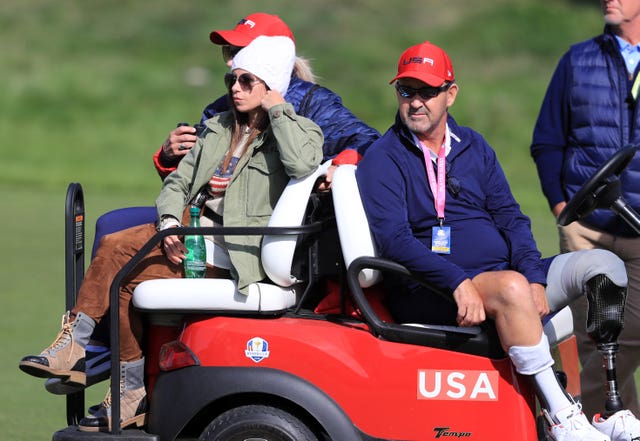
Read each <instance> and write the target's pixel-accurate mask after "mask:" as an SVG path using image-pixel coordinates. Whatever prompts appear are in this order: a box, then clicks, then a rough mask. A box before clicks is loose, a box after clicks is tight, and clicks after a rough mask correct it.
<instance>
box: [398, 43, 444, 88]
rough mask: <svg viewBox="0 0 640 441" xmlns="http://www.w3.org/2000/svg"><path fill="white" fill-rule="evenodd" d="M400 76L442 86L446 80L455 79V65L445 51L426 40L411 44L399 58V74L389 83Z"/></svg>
mask: <svg viewBox="0 0 640 441" xmlns="http://www.w3.org/2000/svg"><path fill="white" fill-rule="evenodd" d="M399 78H415V79H417V80H420V81H423V82H425V83H427V84H428V85H429V86H434V87H438V86H442V84H443V83H444V82H445V81H453V80H454V76H453V66H452V65H451V60H450V59H449V56H448V55H447V53H446V52H445V51H443V50H442V49H440V48H439V47H438V46H436V45H433V44H431V43H429V42H428V41H425V42H424V43H420V44H417V45H415V46H411V47H410V48H409V49H407V50H406V51H404V52H403V53H402V55H401V56H400V60H398V74H397V75H396V76H395V77H393V79H392V80H391V81H389V84H391V83H393V82H394V81H396V80H397V79H399Z"/></svg>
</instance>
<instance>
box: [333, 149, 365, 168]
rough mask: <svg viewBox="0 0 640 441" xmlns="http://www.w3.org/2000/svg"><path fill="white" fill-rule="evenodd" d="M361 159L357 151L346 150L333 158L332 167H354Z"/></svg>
mask: <svg viewBox="0 0 640 441" xmlns="http://www.w3.org/2000/svg"><path fill="white" fill-rule="evenodd" d="M361 159H362V155H361V154H360V153H358V151H357V150H352V149H347V150H343V151H341V152H340V153H338V154H337V155H336V157H335V158H333V161H331V164H332V165H345V164H352V165H356V164H357V163H358V162H360V160H361Z"/></svg>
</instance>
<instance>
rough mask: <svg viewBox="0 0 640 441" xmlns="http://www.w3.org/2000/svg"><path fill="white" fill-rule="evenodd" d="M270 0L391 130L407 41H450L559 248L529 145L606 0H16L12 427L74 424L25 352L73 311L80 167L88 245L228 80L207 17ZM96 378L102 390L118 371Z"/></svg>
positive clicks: (471, 117)
mask: <svg viewBox="0 0 640 441" xmlns="http://www.w3.org/2000/svg"><path fill="white" fill-rule="evenodd" d="M256 10H263V11H267V12H272V13H277V14H279V15H280V16H281V17H283V18H284V19H285V20H286V21H287V22H288V23H289V24H290V26H291V28H292V29H293V31H294V33H295V35H296V43H297V47H298V52H299V53H300V54H302V55H304V56H307V57H310V58H311V59H312V63H313V66H314V68H315V71H316V73H317V74H318V75H319V76H320V78H321V80H320V82H321V84H323V85H325V86H327V87H329V88H331V89H332V90H334V91H336V92H337V93H339V94H340V95H341V96H342V97H343V99H344V102H345V103H346V105H347V106H348V107H350V108H351V109H352V110H353V111H354V113H356V114H357V115H358V116H360V117H361V118H362V119H363V120H364V121H366V122H367V123H369V124H370V125H371V126H373V127H375V128H377V129H378V130H380V131H385V130H386V128H387V127H388V126H389V124H390V123H391V122H392V120H393V116H394V113H395V97H394V93H393V89H391V87H390V86H388V84H387V83H388V80H389V79H390V78H391V77H392V76H393V74H394V69H395V64H396V61H397V58H398V56H399V54H400V53H401V52H402V50H404V49H405V48H406V47H408V46H410V45H412V44H415V43H418V42H420V41H423V40H430V41H432V42H434V43H436V44H438V45H441V46H443V47H444V48H446V49H447V51H448V52H449V54H450V56H451V58H452V60H453V64H454V67H455V69H456V78H457V81H458V83H459V85H460V87H461V92H460V94H459V98H458V101H457V103H456V105H455V107H454V108H453V109H452V113H453V115H454V116H455V117H456V119H457V120H458V122H459V123H461V124H464V125H469V126H472V127H474V128H476V129H477V130H479V131H480V132H481V133H483V134H484V135H485V137H486V138H487V140H488V141H489V143H490V144H491V145H492V146H493V147H494V148H495V149H496V151H497V152H498V156H499V158H500V160H501V161H502V164H503V167H504V169H505V172H506V174H507V177H508V178H509V180H510V182H511V184H512V187H513V191H514V193H515V194H516V197H517V198H518V200H519V201H520V203H521V205H522V207H523V210H524V211H525V212H526V213H527V214H528V215H529V216H530V217H531V218H532V222H533V228H534V234H535V236H536V238H537V240H538V242H539V246H540V248H541V249H542V250H543V252H544V254H546V255H549V254H552V253H554V252H555V251H556V249H557V245H556V231H555V226H554V223H553V220H552V218H551V215H550V214H549V212H548V209H547V207H546V202H545V201H544V198H543V197H542V194H541V192H540V189H539V185H538V180H537V176H536V173H535V168H534V165H533V162H532V161H531V159H530V157H529V152H528V147H529V142H530V138H531V131H532V128H533V124H534V122H535V118H536V116H537V112H538V109H539V106H540V102H541V100H542V96H543V94H544V90H545V88H546V85H547V82H548V80H549V78H550V76H551V74H552V72H553V69H554V67H555V64H556V62H557V60H558V58H559V57H560V56H561V54H562V53H563V52H564V51H565V50H566V49H567V48H568V46H569V45H570V44H572V43H574V42H577V41H580V40H583V39H586V38H588V37H590V36H592V35H595V34H597V33H599V32H601V29H602V22H601V16H600V13H599V10H598V7H597V2H593V1H575V0H574V1H570V0H556V1H554V2H540V1H537V0H485V1H482V2H481V1H478V0H475V1H474V0H446V1H445V0H441V1H436V0H420V1H405V2H399V1H395V0H392V1H389V0H367V1H365V0H308V1H305V2H296V1H293V0H270V1H269V0H267V1H263V2H259V6H257V4H256V2H254V1H249V0H234V1H233V2H232V1H227V2H221V1H211V0H210V1H204V0H194V1H184V0H155V1H141V0H139V1H133V0H102V1H82V0H58V1H55V2H52V1H47V0H4V1H3V2H1V3H0V36H1V37H2V38H0V53H2V62H1V63H0V78H1V79H2V81H1V82H0V96H2V99H1V100H0V136H1V138H0V139H2V140H3V142H2V144H1V145H0V152H1V157H2V160H1V161H2V169H3V173H2V174H1V175H0V198H1V201H2V205H3V212H4V213H5V214H4V218H5V228H4V229H3V234H2V243H3V244H4V246H3V252H4V253H3V254H4V258H3V264H2V265H1V269H0V271H1V280H2V288H1V293H2V294H1V295H2V305H3V306H4V307H5V310H6V312H7V315H6V316H5V317H4V319H3V320H2V321H1V323H0V337H2V341H3V342H4V344H3V347H4V348H5V356H3V360H4V363H2V365H1V366H0V403H1V404H0V428H1V429H0V430H1V432H2V434H1V435H0V438H2V439H7V440H14V441H22V440H25V441H26V440H46V439H50V437H51V434H52V433H53V431H54V430H56V429H58V428H61V427H62V426H64V425H65V417H64V401H63V400H62V399H61V398H59V397H55V396H52V395H50V394H48V393H46V392H45V391H44V388H43V387H42V381H40V380H36V379H33V378H31V377H28V376H26V375H24V374H22V373H20V372H19V371H18V368H17V364H18V361H19V359H20V358H21V357H22V356H23V355H26V354H27V353H33V352H37V351H39V350H40V349H42V348H43V347H44V346H46V345H47V344H49V343H50V342H51V340H52V339H53V337H54V336H55V334H56V332H57V331H58V329H59V321H58V320H59V317H60V315H61V314H62V313H63V289H64V273H63V265H64V261H63V208H64V197H65V191H66V188H67V185H68V184H69V182H80V183H82V185H83V187H84V191H85V196H86V207H87V238H88V239H89V240H88V244H87V246H89V247H90V246H91V240H92V239H91V238H92V234H93V227H92V225H93V222H95V219H96V218H97V217H98V216H99V215H100V214H102V213H103V212H105V211H107V210H110V209H114V208H118V207H122V206H128V205H151V204H152V203H153V201H154V200H155V197H156V195H157V192H158V190H159V184H160V181H159V179H158V177H157V175H156V173H155V170H154V169H153V167H152V164H151V155H152V153H153V152H154V151H155V150H156V149H157V147H158V146H159V145H160V144H161V143H162V141H163V140H164V138H165V137H166V134H167V133H168V132H169V130H170V129H171V128H172V127H174V126H175V124H176V123H177V122H178V121H189V122H195V121H197V120H198V119H199V118H200V112H201V109H202V108H203V107H204V106H205V105H206V104H208V103H209V102H210V101H211V100H212V99H213V98H215V97H217V96H219V95H220V94H221V93H222V92H223V88H222V75H223V73H224V70H225V69H224V66H223V64H222V60H221V57H220V54H219V51H218V50H217V48H215V47H214V46H212V45H211V44H210V43H209V41H208V33H209V32H210V30H211V29H213V28H217V29H220V28H223V29H224V28H230V27H232V26H233V25H234V23H235V22H236V21H237V20H238V19H239V18H240V17H242V16H244V15H246V14H247V13H250V12H254V11H256ZM93 389H95V390H92V391H90V392H89V394H88V401H89V403H90V404H92V403H93V402H95V401H98V400H100V399H102V395H103V393H104V392H105V389H106V385H105V387H96V388H93Z"/></svg>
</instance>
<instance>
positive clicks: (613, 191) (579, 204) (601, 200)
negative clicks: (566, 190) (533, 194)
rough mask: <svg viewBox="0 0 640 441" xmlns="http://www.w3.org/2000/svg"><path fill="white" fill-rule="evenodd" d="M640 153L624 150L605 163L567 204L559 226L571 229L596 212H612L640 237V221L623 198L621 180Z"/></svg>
mask: <svg viewBox="0 0 640 441" xmlns="http://www.w3.org/2000/svg"><path fill="white" fill-rule="evenodd" d="M637 150H638V147H633V146H628V147H624V148H623V149H621V150H618V151H617V152H616V154H615V155H613V156H612V157H611V158H610V159H609V160H608V161H607V162H605V163H604V164H603V165H602V166H601V167H600V168H599V169H598V171H596V173H595V174H594V175H593V176H592V177H591V178H590V179H589V180H588V181H587V182H585V183H584V184H583V185H582V187H580V189H579V190H578V192H577V193H576V194H575V195H574V196H573V197H572V198H571V200H570V201H569V202H567V205H566V206H565V207H564V209H563V210H562V211H561V212H560V215H559V216H558V220H557V223H558V225H561V226H565V225H569V224H570V223H571V222H573V221H576V220H578V219H581V218H583V217H585V216H587V215H588V214H590V213H591V212H592V211H593V210H595V209H596V208H609V209H611V210H613V211H614V212H615V213H616V214H618V215H620V216H621V217H622V218H623V219H624V220H625V221H626V222H627V223H628V224H629V225H630V226H631V227H633V228H634V229H635V230H636V231H637V232H638V233H639V234H640V217H639V216H638V215H637V214H636V213H635V212H634V211H633V210H632V209H631V208H630V207H628V205H627V203H626V201H625V200H624V199H623V198H622V191H621V188H620V179H619V177H620V174H621V173H622V171H623V170H624V169H625V168H626V167H627V165H629V162H631V159H632V158H633V155H634V154H635V153H636V151H637Z"/></svg>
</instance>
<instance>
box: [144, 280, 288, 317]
mask: <svg viewBox="0 0 640 441" xmlns="http://www.w3.org/2000/svg"><path fill="white" fill-rule="evenodd" d="M236 288H237V286H236V283H235V282H234V281H233V280H229V279H206V278H205V279H157V280H147V281H146V282H142V283H141V284H140V285H138V286H137V287H136V289H135V291H134V293H133V305H134V306H135V307H136V308H138V309H141V310H145V311H180V312H188V311H193V312H198V311H252V312H279V311H284V310H286V309H287V308H290V307H292V306H293V305H295V303H296V299H297V295H298V293H297V290H298V289H297V288H298V287H295V286H292V287H287V288H281V287H279V286H276V285H271V284H268V283H253V284H251V285H249V295H246V296H245V295H243V294H240V293H239V292H238V290H237V289H236Z"/></svg>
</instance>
